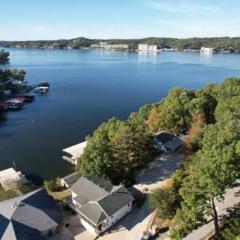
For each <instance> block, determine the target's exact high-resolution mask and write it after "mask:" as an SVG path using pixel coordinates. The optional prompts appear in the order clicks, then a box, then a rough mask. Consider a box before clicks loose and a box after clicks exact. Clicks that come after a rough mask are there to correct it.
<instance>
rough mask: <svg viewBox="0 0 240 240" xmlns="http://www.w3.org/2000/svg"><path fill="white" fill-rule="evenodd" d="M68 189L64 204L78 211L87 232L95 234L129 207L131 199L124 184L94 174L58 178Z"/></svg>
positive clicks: (130, 207) (103, 229)
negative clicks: (66, 200)
mask: <svg viewBox="0 0 240 240" xmlns="http://www.w3.org/2000/svg"><path fill="white" fill-rule="evenodd" d="M62 184H63V185H64V186H65V187H68V188H69V189H70V190H71V192H72V197H71V200H69V202H68V204H69V207H71V208H72V209H73V210H74V211H75V212H76V213H78V214H79V217H80V222H81V224H82V225H83V226H84V228H86V230H87V231H89V232H90V233H92V234H93V235H95V236H97V235H99V234H100V233H102V232H104V231H106V230H107V229H108V228H110V227H111V226H113V225H114V224H115V223H117V222H118V221H119V220H120V219H121V218H122V217H124V216H125V215H126V214H128V213H129V212H130V211H131V210H132V203H133V201H134V198H133V197H132V195H131V194H130V193H129V192H128V190H127V189H126V188H125V187H124V186H113V185H112V184H110V183H109V182H106V181H105V180H103V179H100V178H98V177H83V176H80V174H79V173H74V174H71V175H69V176H67V177H65V178H63V179H62Z"/></svg>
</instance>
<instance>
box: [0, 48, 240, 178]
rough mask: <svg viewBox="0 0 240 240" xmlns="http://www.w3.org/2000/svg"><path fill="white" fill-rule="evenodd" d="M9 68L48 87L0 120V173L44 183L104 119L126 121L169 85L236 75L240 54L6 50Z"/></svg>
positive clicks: (64, 170)
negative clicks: (10, 171) (67, 151)
mask: <svg viewBox="0 0 240 240" xmlns="http://www.w3.org/2000/svg"><path fill="white" fill-rule="evenodd" d="M10 53H11V64H10V65H9V66H8V67H11V68H23V69H25V70H26V71H27V80H28V81H29V82H30V83H37V82H40V81H43V80H44V81H48V82H49V83H50V84H51V89H50V91H49V93H48V94H47V95H46V96H38V97H37V98H36V100H35V101H34V102H33V103H31V104H28V105H25V107H24V109H23V110H22V111H20V112H10V113H7V114H6V121H3V122H0V169H4V168H7V167H10V166H11V165H12V162H13V161H15V163H16V166H17V168H18V169H19V170H21V171H24V172H31V173H36V174H39V175H40V176H42V177H44V178H49V177H54V176H63V175H65V174H68V173H69V172H70V171H71V170H72V169H71V166H70V165H69V164H68V163H65V162H64V161H63V160H62V158H61V156H62V152H61V150H62V149H63V148H65V147H68V146H71V145H73V144H76V143H78V142H81V141H83V140H84V138H85V136H86V135H88V134H91V133H92V132H93V130H94V129H95V128H97V126H98V125H99V124H100V123H101V122H103V121H105V120H107V119H108V118H110V117H113V116H115V117H118V118H121V119H125V118H127V116H128V115H129V113H130V112H132V111H136V110H137V109H138V108H139V107H140V106H141V105H143V104H146V103H151V102H155V101H158V100H159V99H160V98H162V97H164V96H165V95H166V94H167V91H168V90H169V88H171V87H177V86H178V87H188V88H200V87H202V86H204V85H205V84H207V83H209V82H215V83H218V82H221V81H222V80H223V79H224V78H225V77H229V76H237V77H239V75H240V64H239V63H240V55H213V56H212V57H209V56H200V55H199V54H197V53H170V52H169V53H167V52H165V53H161V54H157V55H145V54H144V55H143V54H137V53H122V52H101V51H95V50H56V51H55V50H10Z"/></svg>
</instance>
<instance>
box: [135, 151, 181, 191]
mask: <svg viewBox="0 0 240 240" xmlns="http://www.w3.org/2000/svg"><path fill="white" fill-rule="evenodd" d="M183 158H184V155H183V154H180V153H166V154H162V155H161V156H159V157H157V158H156V160H155V161H153V162H152V163H150V164H149V167H148V168H145V169H143V170H141V171H139V172H138V173H137V174H136V184H135V185H134V187H135V188H137V189H138V190H140V191H144V190H145V189H146V188H147V189H148V191H151V190H153V189H156V188H159V187H161V186H162V185H163V183H164V181H165V180H166V179H168V178H169V177H170V176H171V174H172V173H173V172H174V171H176V170H177V169H178V168H179V166H180V164H181V161H182V160H183Z"/></svg>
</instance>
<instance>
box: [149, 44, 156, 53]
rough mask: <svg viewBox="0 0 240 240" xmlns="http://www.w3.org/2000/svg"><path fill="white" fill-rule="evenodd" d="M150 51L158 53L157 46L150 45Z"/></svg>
mask: <svg viewBox="0 0 240 240" xmlns="http://www.w3.org/2000/svg"><path fill="white" fill-rule="evenodd" d="M148 51H153V52H156V51H157V45H149V46H148Z"/></svg>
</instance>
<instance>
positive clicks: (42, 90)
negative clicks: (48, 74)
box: [33, 86, 48, 94]
mask: <svg viewBox="0 0 240 240" xmlns="http://www.w3.org/2000/svg"><path fill="white" fill-rule="evenodd" d="M33 91H34V92H35V93H40V94H44V93H47V92H48V87H43V86H42V87H36V88H34V89H33Z"/></svg>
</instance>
